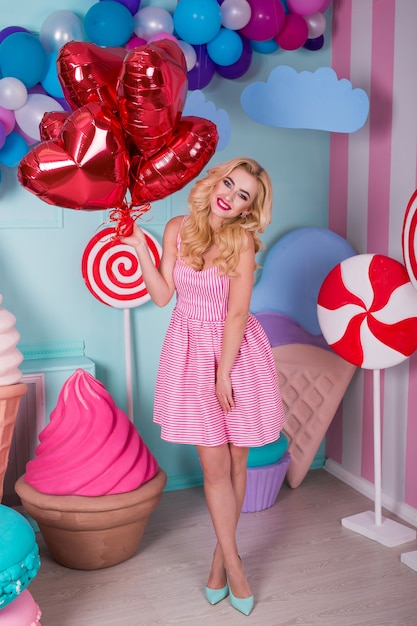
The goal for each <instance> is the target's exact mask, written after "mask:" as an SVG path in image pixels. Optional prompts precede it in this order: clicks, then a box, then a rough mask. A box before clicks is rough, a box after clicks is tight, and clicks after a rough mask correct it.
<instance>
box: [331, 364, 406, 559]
mask: <svg viewBox="0 0 417 626" xmlns="http://www.w3.org/2000/svg"><path fill="white" fill-rule="evenodd" d="M373 384H374V386H373V393H374V402H373V408H374V485H375V502H374V504H375V510H374V513H372V511H366V512H365V513H358V514H357V515H351V516H350V517H345V518H343V519H342V526H345V528H349V529H350V530H353V531H354V532H356V533H359V534H361V535H364V536H365V537H368V539H373V540H374V541H378V542H379V543H382V544H383V545H384V546H387V547H388V548H392V547H394V546H399V545H400V544H402V543H406V542H407V541H413V540H414V539H415V538H416V531H415V530H414V529H412V528H409V527H408V526H404V525H403V524H399V523H398V522H394V521H393V520H392V519H388V518H386V517H383V516H382V512H381V510H382V507H381V370H374V371H373Z"/></svg>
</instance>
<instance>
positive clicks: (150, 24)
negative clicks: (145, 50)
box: [133, 6, 174, 41]
mask: <svg viewBox="0 0 417 626" xmlns="http://www.w3.org/2000/svg"><path fill="white" fill-rule="evenodd" d="M133 21H134V27H133V28H134V31H135V34H136V35H137V36H138V37H141V38H142V39H145V41H147V40H148V39H149V37H151V36H152V35H156V34H157V33H169V34H171V35H172V33H173V32H174V18H173V17H172V15H171V13H169V12H168V11H167V10H166V9H161V8H160V7H151V6H149V7H145V8H144V9H139V11H138V12H137V13H136V15H135V16H134V17H133Z"/></svg>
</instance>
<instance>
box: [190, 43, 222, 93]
mask: <svg viewBox="0 0 417 626" xmlns="http://www.w3.org/2000/svg"><path fill="white" fill-rule="evenodd" d="M193 48H194V50H195V52H196V55H197V60H196V64H195V65H194V67H193V69H192V70H190V71H189V72H188V75H187V76H188V89H189V90H190V91H194V90H195V89H204V87H207V85H208V84H209V83H210V81H211V79H212V78H213V76H214V74H215V71H216V65H215V63H214V61H212V60H211V59H210V57H209V55H208V54H207V46H193Z"/></svg>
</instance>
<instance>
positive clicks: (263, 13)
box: [238, 0, 285, 41]
mask: <svg viewBox="0 0 417 626" xmlns="http://www.w3.org/2000/svg"><path fill="white" fill-rule="evenodd" d="M247 1H248V4H249V5H250V8H251V17H250V20H249V22H248V23H247V24H246V26H245V27H244V28H241V29H240V30H239V31H238V32H239V33H241V34H242V35H244V36H245V37H247V38H248V39H252V40H253V41H268V40H269V39H273V38H274V37H276V36H277V35H278V33H279V32H280V30H281V28H282V26H283V24H284V20H285V9H284V7H283V5H282V4H281V2H280V0H247Z"/></svg>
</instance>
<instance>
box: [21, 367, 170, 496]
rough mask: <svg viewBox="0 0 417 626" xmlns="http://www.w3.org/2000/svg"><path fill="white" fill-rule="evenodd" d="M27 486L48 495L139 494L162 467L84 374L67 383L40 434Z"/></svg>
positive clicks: (28, 468) (28, 467)
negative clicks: (141, 488) (143, 486)
mask: <svg viewBox="0 0 417 626" xmlns="http://www.w3.org/2000/svg"><path fill="white" fill-rule="evenodd" d="M39 441H40V443H39V445H38V446H37V448H36V451H35V458H34V459H33V460H31V461H29V462H28V463H27V465H26V474H25V480H26V482H27V483H28V484H29V485H31V486H32V487H34V488H35V489H37V490H38V491H40V492H41V493H45V494H53V495H81V496H103V495H109V494H117V493H125V492H127V491H133V490H134V489H137V488H138V487H140V485H142V484H143V483H145V482H146V481H148V480H150V479H151V478H153V477H154V476H155V475H156V473H157V471H158V463H157V461H156V459H155V457H154V456H153V455H152V454H151V452H150V451H149V449H148V448H147V446H146V444H145V443H144V441H143V440H142V438H141V437H140V435H139V433H138V431H137V430H136V428H135V426H134V425H133V424H132V422H130V420H129V419H128V417H127V415H126V414H125V413H123V411H121V410H120V409H119V408H118V407H117V406H116V405H115V403H114V401H113V399H112V397H111V395H110V394H109V393H108V391H107V390H106V389H105V387H104V385H103V384H102V383H101V382H99V381H98V380H97V379H96V378H94V376H92V375H91V374H89V373H88V372H86V371H85V370H83V369H77V370H76V371H75V372H74V374H72V375H71V376H70V377H69V378H68V380H67V381H66V382H65V383H64V385H63V387H62V389H61V391H60V394H59V397H58V401H57V405H56V407H55V409H54V410H53V411H52V413H51V418H50V422H49V424H48V425H47V426H46V427H45V428H44V429H43V430H42V431H41V433H40V434H39Z"/></svg>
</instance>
